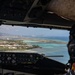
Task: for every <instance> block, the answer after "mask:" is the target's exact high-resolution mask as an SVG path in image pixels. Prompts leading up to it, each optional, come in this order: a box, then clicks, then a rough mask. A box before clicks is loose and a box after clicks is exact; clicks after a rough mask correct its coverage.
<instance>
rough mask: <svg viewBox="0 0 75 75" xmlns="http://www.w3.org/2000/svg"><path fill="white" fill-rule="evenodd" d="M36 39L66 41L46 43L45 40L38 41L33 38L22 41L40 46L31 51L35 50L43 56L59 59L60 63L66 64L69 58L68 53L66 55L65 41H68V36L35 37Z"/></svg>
mask: <svg viewBox="0 0 75 75" xmlns="http://www.w3.org/2000/svg"><path fill="white" fill-rule="evenodd" d="M35 38H36V39H40V40H54V41H56V42H66V44H65V43H63V44H61V43H54V42H53V43H49V42H48V43H47V42H38V41H34V40H28V41H26V40H25V41H24V42H26V43H27V44H30V45H38V46H40V47H42V48H38V49H32V51H35V52H37V53H40V54H43V55H44V56H46V57H48V58H50V59H53V60H56V61H59V62H61V63H64V64H66V63H67V62H68V60H69V55H68V49H67V43H68V40H69V39H68V37H35Z"/></svg>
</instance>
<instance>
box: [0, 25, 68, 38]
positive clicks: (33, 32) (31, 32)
mask: <svg viewBox="0 0 75 75" xmlns="http://www.w3.org/2000/svg"><path fill="white" fill-rule="evenodd" d="M0 33H7V34H12V35H20V36H42V37H45V36H59V37H63V36H64V37H67V36H69V31H67V30H56V29H52V30H50V29H47V28H31V27H29V28H27V27H21V26H8V25H1V26H0Z"/></svg>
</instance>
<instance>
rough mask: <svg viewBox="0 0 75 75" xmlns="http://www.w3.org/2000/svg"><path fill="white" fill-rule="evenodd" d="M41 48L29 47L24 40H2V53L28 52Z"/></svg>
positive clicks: (0, 49) (0, 45)
mask: <svg viewBox="0 0 75 75" xmlns="http://www.w3.org/2000/svg"><path fill="white" fill-rule="evenodd" d="M34 48H41V47H40V46H38V45H28V44H27V43H24V42H23V40H0V51H7V50H27V49H34Z"/></svg>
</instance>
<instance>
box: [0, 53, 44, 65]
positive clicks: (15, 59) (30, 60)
mask: <svg viewBox="0 0 75 75" xmlns="http://www.w3.org/2000/svg"><path fill="white" fill-rule="evenodd" d="M42 58H43V56H42V55H40V54H37V53H10V52H0V64H5V65H18V64H35V63H36V62H37V61H38V60H39V59H42Z"/></svg>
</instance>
